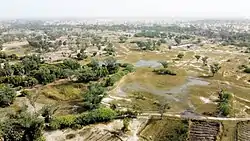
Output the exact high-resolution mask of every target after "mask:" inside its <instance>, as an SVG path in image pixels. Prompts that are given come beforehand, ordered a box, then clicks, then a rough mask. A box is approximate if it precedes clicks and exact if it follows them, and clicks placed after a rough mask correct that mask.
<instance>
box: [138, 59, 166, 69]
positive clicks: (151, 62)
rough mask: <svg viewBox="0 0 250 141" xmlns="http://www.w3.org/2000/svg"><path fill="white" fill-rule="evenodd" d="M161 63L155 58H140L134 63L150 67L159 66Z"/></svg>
mask: <svg viewBox="0 0 250 141" xmlns="http://www.w3.org/2000/svg"><path fill="white" fill-rule="evenodd" d="M161 66H162V65H161V63H159V62H158V61H155V60H140V61H138V62H136V63H135V67H151V68H159V67H161Z"/></svg>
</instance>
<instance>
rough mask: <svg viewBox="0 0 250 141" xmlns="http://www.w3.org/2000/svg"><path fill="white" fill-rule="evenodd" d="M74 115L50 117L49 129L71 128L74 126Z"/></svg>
mask: <svg viewBox="0 0 250 141" xmlns="http://www.w3.org/2000/svg"><path fill="white" fill-rule="evenodd" d="M76 118H77V117H76V116H75V115H66V116H58V117H54V118H52V120H51V121H50V124H49V127H50V129H64V128H73V127H76V123H75V121H76Z"/></svg>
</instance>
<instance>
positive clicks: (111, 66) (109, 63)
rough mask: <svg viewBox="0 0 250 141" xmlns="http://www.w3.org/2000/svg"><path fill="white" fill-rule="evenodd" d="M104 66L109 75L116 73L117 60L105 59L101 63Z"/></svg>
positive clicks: (117, 67)
mask: <svg viewBox="0 0 250 141" xmlns="http://www.w3.org/2000/svg"><path fill="white" fill-rule="evenodd" d="M103 63H104V65H105V66H106V67H107V69H108V72H109V74H114V73H116V72H118V70H119V65H118V63H117V60H116V59H115V58H113V57H110V58H107V59H105V60H104V61H103Z"/></svg>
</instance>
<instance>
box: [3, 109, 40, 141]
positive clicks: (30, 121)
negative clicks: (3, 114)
mask: <svg viewBox="0 0 250 141" xmlns="http://www.w3.org/2000/svg"><path fill="white" fill-rule="evenodd" d="M43 129H44V122H43V119H40V118H38V116H37V115H33V114H31V113H29V112H26V111H23V110H21V111H19V112H18V113H16V114H14V115H11V116H9V118H7V119H6V120H5V121H4V122H3V125H2V132H3V139H4V140H5V141H41V139H42V138H43V133H42V131H43Z"/></svg>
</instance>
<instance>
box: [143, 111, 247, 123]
mask: <svg viewBox="0 0 250 141" xmlns="http://www.w3.org/2000/svg"><path fill="white" fill-rule="evenodd" d="M152 116H157V117H158V116H159V117H160V116H161V114H159V113H142V114H141V115H140V116H138V118H145V117H147V118H151V117H152ZM164 116H165V117H177V118H184V119H195V120H218V121H248V120H250V117H246V118H226V117H225V118H224V117H209V116H201V115H182V114H176V113H174V112H169V113H164Z"/></svg>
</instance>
